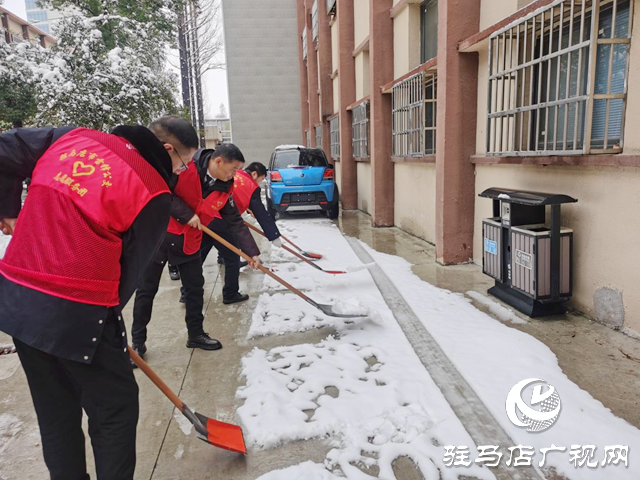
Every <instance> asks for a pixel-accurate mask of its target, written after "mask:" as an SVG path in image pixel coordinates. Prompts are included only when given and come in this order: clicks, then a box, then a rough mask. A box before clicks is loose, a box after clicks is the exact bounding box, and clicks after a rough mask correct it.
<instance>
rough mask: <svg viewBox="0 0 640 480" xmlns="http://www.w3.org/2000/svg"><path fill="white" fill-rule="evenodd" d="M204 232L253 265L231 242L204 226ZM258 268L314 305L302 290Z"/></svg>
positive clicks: (261, 266) (262, 267) (260, 267)
mask: <svg viewBox="0 0 640 480" xmlns="http://www.w3.org/2000/svg"><path fill="white" fill-rule="evenodd" d="M202 231H203V232H205V233H206V234H207V235H209V236H210V237H211V238H213V239H214V240H216V241H218V242H219V243H221V244H222V245H224V246H225V247H227V248H228V249H229V250H231V251H232V252H233V253H235V254H236V255H239V256H241V257H242V258H244V259H245V260H246V261H247V262H249V263H251V262H253V259H252V258H251V257H250V256H249V255H247V254H246V253H244V252H243V251H242V250H240V249H239V248H237V247H235V246H233V245H232V244H230V243H229V242H227V241H226V240H225V239H224V238H222V237H221V236H220V235H218V234H217V233H214V232H212V231H211V230H210V229H209V228H207V227H205V226H204V225H202ZM258 268H259V269H260V271H261V272H262V273H264V274H266V275H269V276H270V277H271V278H273V279H274V280H275V281H276V282H278V283H280V284H281V285H284V286H285V287H286V288H288V289H289V290H291V291H292V292H293V293H295V294H296V295H298V296H299V297H300V298H302V299H303V300H304V301H305V302H309V303H312V302H311V300H310V299H309V297H307V296H306V295H305V294H304V293H302V292H301V291H300V290H298V289H297V288H296V287H294V286H293V285H290V284H289V283H287V282H285V281H284V280H283V279H282V278H280V277H279V276H278V275H276V274H275V273H273V272H272V271H271V270H269V269H268V268H265V267H264V266H263V265H259V266H258Z"/></svg>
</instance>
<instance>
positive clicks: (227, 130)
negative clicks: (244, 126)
mask: <svg viewBox="0 0 640 480" xmlns="http://www.w3.org/2000/svg"><path fill="white" fill-rule="evenodd" d="M207 127H218V128H219V129H220V134H221V135H222V143H231V142H232V141H233V140H232V136H231V120H230V119H229V118H211V119H209V120H206V119H205V121H204V128H205V136H206V130H207Z"/></svg>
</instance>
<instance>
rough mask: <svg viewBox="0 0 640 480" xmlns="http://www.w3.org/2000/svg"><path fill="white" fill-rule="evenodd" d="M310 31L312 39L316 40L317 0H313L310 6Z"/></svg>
mask: <svg viewBox="0 0 640 480" xmlns="http://www.w3.org/2000/svg"><path fill="white" fill-rule="evenodd" d="M311 32H312V33H313V41H314V42H315V41H316V40H318V0H315V1H314V2H313V6H312V7H311Z"/></svg>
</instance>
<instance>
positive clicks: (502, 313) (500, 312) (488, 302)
mask: <svg viewBox="0 0 640 480" xmlns="http://www.w3.org/2000/svg"><path fill="white" fill-rule="evenodd" d="M467 296H468V297H470V298H472V299H473V300H475V301H476V302H478V303H480V304H482V305H484V306H485V307H487V308H488V309H489V311H490V312H491V313H493V314H494V315H495V316H496V317H498V318H499V319H500V320H503V321H505V322H511V323H519V324H527V323H529V322H527V321H526V320H525V319H524V318H521V317H519V316H518V315H517V314H516V313H515V312H514V311H513V310H511V309H510V308H507V307H504V306H502V305H500V304H499V303H498V302H496V301H495V300H492V299H490V298H489V297H487V296H486V295H482V294H481V293H478V292H474V291H473V290H471V291H469V292H467Z"/></svg>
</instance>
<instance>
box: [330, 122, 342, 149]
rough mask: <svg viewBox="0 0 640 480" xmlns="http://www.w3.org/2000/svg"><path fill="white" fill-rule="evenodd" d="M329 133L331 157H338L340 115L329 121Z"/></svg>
mask: <svg viewBox="0 0 640 480" xmlns="http://www.w3.org/2000/svg"><path fill="white" fill-rule="evenodd" d="M329 131H330V133H331V158H340V117H339V116H336V117H333V118H332V119H331V120H330V121H329Z"/></svg>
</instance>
